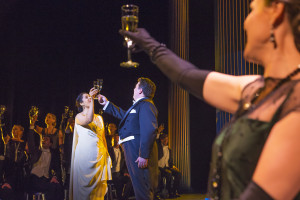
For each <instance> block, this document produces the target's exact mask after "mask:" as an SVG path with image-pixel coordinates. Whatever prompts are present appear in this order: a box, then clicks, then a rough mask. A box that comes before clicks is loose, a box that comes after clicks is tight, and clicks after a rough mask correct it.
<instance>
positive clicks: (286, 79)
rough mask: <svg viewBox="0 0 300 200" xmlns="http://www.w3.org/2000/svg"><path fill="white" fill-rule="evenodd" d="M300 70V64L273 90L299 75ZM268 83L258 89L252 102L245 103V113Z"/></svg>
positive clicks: (243, 110)
mask: <svg viewBox="0 0 300 200" xmlns="http://www.w3.org/2000/svg"><path fill="white" fill-rule="evenodd" d="M299 72H300V64H299V65H298V66H297V68H296V69H295V70H294V71H293V72H291V73H290V74H288V75H287V76H286V77H285V78H284V79H281V80H280V81H279V82H278V83H277V84H276V85H275V87H274V88H273V89H272V91H275V90H277V89H278V88H279V87H280V86H281V85H283V84H284V83H286V82H288V81H290V80H291V78H292V77H293V76H295V75H297V74H298V73H299ZM265 88H266V85H265V86H264V87H262V88H260V89H258V90H257V92H256V93H255V96H254V97H253V98H252V99H251V101H250V102H246V103H244V104H243V109H242V113H244V112H245V111H248V110H249V109H250V108H251V107H253V105H254V102H255V101H256V100H257V99H258V97H259V96H260V95H261V93H262V92H263V91H264V90H265ZM240 114H241V113H239V114H238V115H237V116H240Z"/></svg>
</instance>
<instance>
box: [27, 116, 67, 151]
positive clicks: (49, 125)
mask: <svg viewBox="0 0 300 200" xmlns="http://www.w3.org/2000/svg"><path fill="white" fill-rule="evenodd" d="M37 117H38V116H37V115H34V116H32V117H30V121H31V126H34V130H35V132H36V133H38V134H39V135H40V137H41V138H42V137H43V136H48V137H51V138H52V141H53V144H52V149H54V150H57V153H59V147H62V146H63V133H62V131H61V130H59V129H57V128H56V121H57V120H56V116H55V115H54V114H52V113H48V114H47V115H46V118H45V124H46V128H43V127H40V126H38V125H35V122H36V121H37Z"/></svg>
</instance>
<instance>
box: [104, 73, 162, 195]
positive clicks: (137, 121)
mask: <svg viewBox="0 0 300 200" xmlns="http://www.w3.org/2000/svg"><path fill="white" fill-rule="evenodd" d="M155 90H156V86H155V84H154V83H153V82H152V81H151V80H150V79H148V78H139V79H138V82H137V84H136V86H135V88H134V94H133V99H134V104H133V105H132V106H131V107H130V108H129V109H128V110H127V111H124V110H122V109H121V108H119V107H117V106H115V105H114V104H113V103H111V102H109V101H108V100H107V99H106V97H105V96H102V95H99V96H98V100H99V103H100V104H101V105H103V106H104V107H103V110H104V112H105V113H108V114H111V115H113V116H114V117H116V118H118V119H120V120H121V122H120V124H119V134H120V142H119V143H121V144H122V147H123V149H124V153H125V160H126V164H127V168H128V171H129V174H130V178H131V180H132V184H133V188H134V193H135V197H136V199H137V200H148V199H153V198H154V193H155V190H156V187H157V184H158V180H157V179H158V165H157V162H158V158H157V157H158V153H157V144H156V142H155V138H156V129H157V114H158V111H157V109H156V107H155V105H154V103H153V101H152V98H153V97H154V93H155Z"/></svg>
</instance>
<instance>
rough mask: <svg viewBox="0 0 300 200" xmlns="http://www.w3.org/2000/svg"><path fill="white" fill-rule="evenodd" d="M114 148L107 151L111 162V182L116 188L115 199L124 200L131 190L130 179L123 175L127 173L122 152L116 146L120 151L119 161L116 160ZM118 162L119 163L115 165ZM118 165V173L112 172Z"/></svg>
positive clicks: (119, 147)
mask: <svg viewBox="0 0 300 200" xmlns="http://www.w3.org/2000/svg"><path fill="white" fill-rule="evenodd" d="M114 148H115V147H111V148H110V149H109V151H108V152H109V155H110V157H111V160H112V165H113V166H112V181H113V183H114V185H115V187H116V191H117V197H118V199H119V200H126V199H128V198H129V196H130V193H131V191H132V189H133V187H132V183H131V180H130V177H128V176H125V175H124V174H125V173H128V170H127V166H126V163H125V156H124V151H123V149H122V148H121V146H118V147H117V149H119V150H120V157H121V158H120V159H119V161H118V158H116V154H115V152H114ZM117 162H119V163H117ZM117 164H119V166H120V171H114V170H115V169H116V165H117Z"/></svg>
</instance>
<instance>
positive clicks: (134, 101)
mask: <svg viewBox="0 0 300 200" xmlns="http://www.w3.org/2000/svg"><path fill="white" fill-rule="evenodd" d="M143 98H145V97H141V98H138V99H137V100H134V99H133V100H132V102H133V104H135V103H136V102H138V101H139V100H141V99H143Z"/></svg>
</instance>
